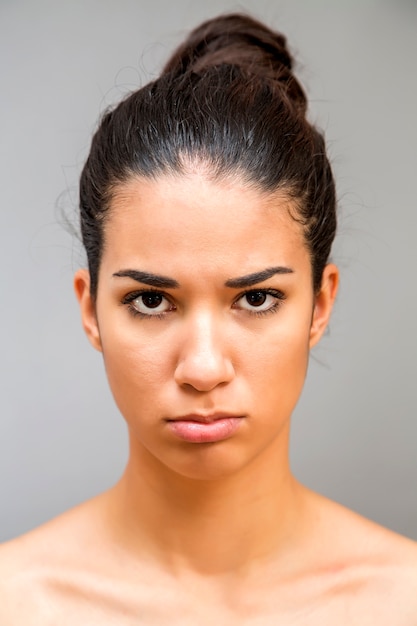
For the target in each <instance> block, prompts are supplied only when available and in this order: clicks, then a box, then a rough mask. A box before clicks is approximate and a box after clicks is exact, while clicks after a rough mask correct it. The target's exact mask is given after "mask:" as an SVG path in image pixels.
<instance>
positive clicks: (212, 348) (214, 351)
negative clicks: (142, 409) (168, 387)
mask: <svg viewBox="0 0 417 626" xmlns="http://www.w3.org/2000/svg"><path fill="white" fill-rule="evenodd" d="M201 330H202V329H200V332H199V333H195V334H194V335H193V334H192V333H191V329H190V333H189V335H188V337H187V338H186V340H185V342H184V343H183V348H182V350H181V353H180V355H179V358H178V362H177V365H176V369H175V380H176V382H177V384H178V385H180V386H190V387H193V388H194V389H196V390H197V391H211V390H212V389H214V388H215V387H217V386H218V385H221V384H225V383H228V382H230V381H231V380H232V379H233V377H234V375H235V372H234V366H233V363H232V361H231V360H230V358H229V356H228V355H227V350H226V346H225V342H222V341H220V340H218V341H217V342H215V341H214V337H213V333H211V332H208V331H207V329H204V330H203V332H201Z"/></svg>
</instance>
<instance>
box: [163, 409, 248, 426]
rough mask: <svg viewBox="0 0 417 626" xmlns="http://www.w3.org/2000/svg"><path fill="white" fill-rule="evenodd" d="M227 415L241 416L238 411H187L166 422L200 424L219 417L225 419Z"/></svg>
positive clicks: (208, 422) (213, 420)
mask: <svg viewBox="0 0 417 626" xmlns="http://www.w3.org/2000/svg"><path fill="white" fill-rule="evenodd" d="M229 417H243V416H242V415H241V414H238V413H226V412H223V411H222V412H216V413H189V414H188V415H179V416H178V417H171V418H169V419H168V420H167V421H168V422H200V423H201V424H210V423H211V422H215V421H216V420H220V419H227V418H229Z"/></svg>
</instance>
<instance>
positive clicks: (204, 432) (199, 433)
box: [168, 417, 243, 443]
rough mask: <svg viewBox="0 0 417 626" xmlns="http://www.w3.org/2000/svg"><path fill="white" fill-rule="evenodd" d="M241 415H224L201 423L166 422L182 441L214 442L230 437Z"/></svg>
mask: <svg viewBox="0 0 417 626" xmlns="http://www.w3.org/2000/svg"><path fill="white" fill-rule="evenodd" d="M242 420H243V417H224V418H220V419H217V420H214V421H213V422H209V423H203V422H194V421H192V420H175V421H171V422H168V427H169V429H170V431H171V432H172V433H173V434H174V435H176V436H177V437H178V438H179V439H182V440H183V441H189V442H190V443H214V442H216V441H222V440H223V439H228V438H229V437H231V436H232V435H233V434H234V433H235V432H236V431H237V429H238V428H239V426H240V423H241V421H242Z"/></svg>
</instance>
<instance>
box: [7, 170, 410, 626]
mask: <svg viewBox="0 0 417 626" xmlns="http://www.w3.org/2000/svg"><path fill="white" fill-rule="evenodd" d="M291 212H292V213H293V212H294V207H293V206H291V204H290V202H289V200H288V198H286V196H285V194H284V193H276V194H274V195H271V194H269V195H266V194H262V193H260V192H259V191H257V190H255V189H253V188H250V187H248V186H246V185H245V184H244V183H243V182H241V181H238V180H236V179H234V180H224V181H221V182H213V181H210V179H209V177H208V175H207V172H206V171H205V170H204V168H203V167H201V168H200V169H198V168H196V169H195V170H194V171H193V172H190V173H189V174H188V175H182V176H181V177H162V178H160V179H158V180H154V181H149V180H143V179H132V180H130V181H129V182H128V183H125V184H124V185H123V186H122V187H120V188H118V189H117V191H116V193H115V196H114V198H113V202H112V206H111V210H110V214H109V219H108V222H107V223H106V227H105V248H104V254H103V258H102V263H101V266H100V273H99V284H98V292H97V298H96V300H94V299H92V298H91V295H90V290H89V275H88V272H87V271H86V270H80V271H78V272H77V274H76V276H75V281H74V284H75V291H76V294H77V297H78V300H79V302H80V309H81V317H82V322H83V326H84V329H85V332H86V334H87V337H88V339H89V340H90V342H91V344H92V345H93V346H94V348H96V349H97V350H100V351H101V352H102V353H103V358H104V362H105V366H106V371H107V375H108V379H109V383H110V386H111V389H112V392H113V394H114V397H115V400H116V402H117V404H118V406H119V409H120V411H121V413H122V415H123V416H124V418H125V420H126V423H127V426H128V430H129V437H130V455H129V461H128V464H127V467H126V471H125V473H124V475H123V477H122V478H121V480H120V481H119V483H118V484H117V485H116V486H115V487H113V488H112V489H110V490H109V491H108V492H106V493H104V494H102V495H101V496H99V497H97V498H95V499H94V500H92V501H89V502H87V503H85V504H83V505H81V506H80V507H78V508H76V509H74V510H72V511H69V512H68V513H66V514H64V515H63V516H61V517H60V518H57V519H56V520H53V521H52V522H50V523H49V524H47V525H45V526H43V527H41V528H40V529H37V530H35V531H33V532H32V533H29V534H28V535H26V536H24V537H22V538H19V539H17V540H14V541H13V542H10V543H9V544H6V545H5V546H3V547H2V548H1V549H0V598H1V602H0V623H2V624H3V623H5V624H8V625H9V624H10V625H12V626H14V625H20V624H22V625H23V624H24V625H25V626H31V625H33V626H35V625H36V626H37V625H38V624H39V625H41V624H42V626H45V625H48V624H56V623H59V624H62V625H65V624H74V623H88V624H91V625H92V626H94V625H95V624H101V625H103V624H109V625H111V624H118V625H121V626H124V625H130V624H132V625H133V624H138V623H140V624H167V623H170V624H181V625H182V626H184V625H185V626H187V625H188V624H189V625H191V624H193V625H194V624H199V625H200V624H201V625H203V626H204V625H206V624H207V625H209V624H210V625H211V624H213V623H216V624H220V625H223V624H224V625H226V624H227V625H228V626H229V625H230V624H243V625H246V624H248V625H256V626H258V625H264V624H265V625H272V624H277V623H279V624H283V625H287V624H288V625H290V624H291V625H294V624H302V625H307V626H315V625H317V626H318V625H320V626H322V625H323V624H338V625H343V624H352V623H354V624H358V625H367V624H373V625H374V624H378V625H379V626H384V625H385V624H387V625H390V626H392V625H393V624H396V625H399V626H401V625H404V626H405V625H410V626H411V625H413V624H414V625H415V624H417V601H416V597H417V594H416V590H417V549H416V546H415V544H414V543H413V542H411V541H409V540H407V539H404V538H401V537H399V536H397V535H395V534H393V533H391V532H389V531H387V530H385V529H382V528H380V527H379V526H377V525H375V524H373V523H371V522H369V521H368V520H364V519H363V518H361V517H359V516H357V515H355V514H354V513H352V512H350V511H347V510H346V509H344V508H343V507H341V506H339V505H337V504H335V503H333V502H330V501H328V500H326V499H325V498H322V497H321V496H318V495H317V494H314V493H312V492H310V491H309V490H307V489H306V488H305V487H303V486H302V485H300V484H299V483H298V482H297V481H296V480H295V478H294V477H293V476H292V474H291V471H290V468H289V461H288V436H289V425H290V418H291V414H292V411H293V409H294V406H295V405H296V403H297V400H298V398H299V395H300V393H301V390H302V387H303V383H304V378H305V374H306V369H307V364H308V358H309V352H310V350H311V348H312V347H313V346H314V345H315V344H316V343H317V342H318V341H319V340H320V338H321V337H322V335H323V333H324V331H325V329H326V327H327V324H328V321H329V317H330V314H331V309H332V306H333V303H334V300H335V297H336V292H337V285H338V271H337V268H336V267H335V266H334V265H332V264H329V265H327V266H326V268H325V270H324V273H323V278H322V284H321V288H320V290H319V292H318V293H313V289H312V274H311V264H310V256H309V251H308V249H307V247H306V244H305V241H304V237H303V231H302V228H301V226H300V224H299V223H298V222H297V221H295V220H294V219H293V217H292V216H291ZM277 267H279V268H286V269H287V270H291V271H286V272H285V273H283V272H282V270H281V271H280V272H278V273H273V274H272V275H271V276H269V277H268V278H266V279H263V280H259V281H258V282H256V283H255V284H253V285H250V286H245V287H242V285H241V284H240V285H237V282H240V283H242V282H246V283H247V282H248V280H247V279H245V281H243V279H242V277H247V276H248V275H253V274H254V273H257V272H262V271H264V270H266V269H268V268H277ZM126 270H129V271H130V270H134V271H135V272H147V273H148V274H149V273H151V274H153V275H158V276H163V277H166V278H169V279H170V280H171V283H172V281H175V282H176V283H177V284H178V286H175V287H174V286H172V284H171V286H169V287H164V288H159V287H158V289H157V291H158V293H157V294H155V292H153V293H152V294H149V290H150V289H155V287H150V286H149V285H147V284H144V283H143V282H139V281H137V280H135V279H134V278H132V276H131V275H130V276H126V274H127V273H129V272H126ZM130 273H131V272H130ZM120 274H124V275H120ZM136 278H137V276H136ZM141 278H142V279H143V276H142V277H141ZM148 278H149V277H148ZM238 278H239V279H242V280H239V281H237V280H236V279H238ZM154 282H155V281H154ZM141 291H142V292H143V291H145V292H147V293H145V294H143V293H139V292H141ZM248 291H250V292H251V294H249V295H248V294H247V292H248ZM260 312H261V313H260ZM138 313H139V315H138ZM196 412H197V413H199V414H200V415H202V414H208V413H210V414H213V413H219V412H220V413H225V412H227V413H228V414H233V415H236V416H239V420H238V426H237V428H236V429H235V430H234V431H233V432H232V433H231V434H230V435H229V436H227V437H224V438H222V439H221V440H218V441H212V442H209V443H207V442H195V441H193V442H190V441H184V440H183V439H181V438H179V437H178V436H177V435H176V434H175V432H174V431H173V429H172V421H170V420H176V419H178V417H180V416H184V415H189V414H193V413H196Z"/></svg>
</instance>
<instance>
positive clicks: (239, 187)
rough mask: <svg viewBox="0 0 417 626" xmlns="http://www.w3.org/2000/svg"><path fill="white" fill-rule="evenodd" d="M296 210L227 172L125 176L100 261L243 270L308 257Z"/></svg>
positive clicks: (287, 201) (282, 195)
mask: <svg viewBox="0 0 417 626" xmlns="http://www.w3.org/2000/svg"><path fill="white" fill-rule="evenodd" d="M296 213H297V211H296V206H295V204H293V203H292V202H291V201H290V199H289V198H288V196H286V195H285V193H282V192H280V193H274V194H270V193H269V194H266V193H262V192H260V191H259V190H257V189H254V188H253V187H250V186H248V185H245V184H244V183H243V182H241V181H239V180H235V179H233V180H223V181H221V182H213V181H211V180H209V179H208V178H207V177H205V176H204V175H199V174H198V173H193V174H189V175H184V176H182V175H178V176H175V177H174V176H163V177H160V178H158V179H155V180H150V179H143V178H137V177H136V178H132V179H130V180H129V181H128V182H126V183H123V184H121V185H120V186H118V187H117V188H116V189H115V192H114V195H113V198H112V201H111V204H110V207H109V213H108V218H107V220H106V223H105V228H104V243H105V246H104V254H103V262H108V263H111V264H112V265H117V264H119V265H121V266H126V264H130V265H132V264H135V263H136V265H137V264H138V263H139V264H142V265H143V264H155V263H157V264H158V270H159V271H161V270H162V269H163V270H164V271H167V270H169V269H170V267H172V265H173V264H176V265H177V266H178V269H181V268H180V266H181V263H182V264H185V266H187V265H188V267H190V264H193V265H199V264H200V265H201V266H202V267H204V268H208V267H211V268H217V269H220V268H224V269H225V271H226V273H227V272H228V271H229V270H228V268H226V266H228V265H234V267H236V266H239V267H240V269H241V270H243V272H241V273H244V271H245V270H246V269H247V270H248V271H252V269H253V267H254V266H256V267H255V269H259V268H258V266H259V265H264V264H265V263H266V264H270V263H273V264H274V263H276V262H277V261H279V263H280V264H281V263H285V264H287V265H290V264H291V263H292V264H294V262H295V260H298V261H300V260H301V258H302V259H303V260H304V261H305V260H306V259H309V255H308V251H307V248H306V246H305V241H304V235H303V229H302V226H301V225H300V223H299V221H297V220H296V219H294V216H296ZM152 267H153V268H154V266H152ZM148 269H152V268H150V267H149V268H148ZM182 269H184V268H182ZM230 270H231V271H232V268H230ZM171 273H172V272H171Z"/></svg>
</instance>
